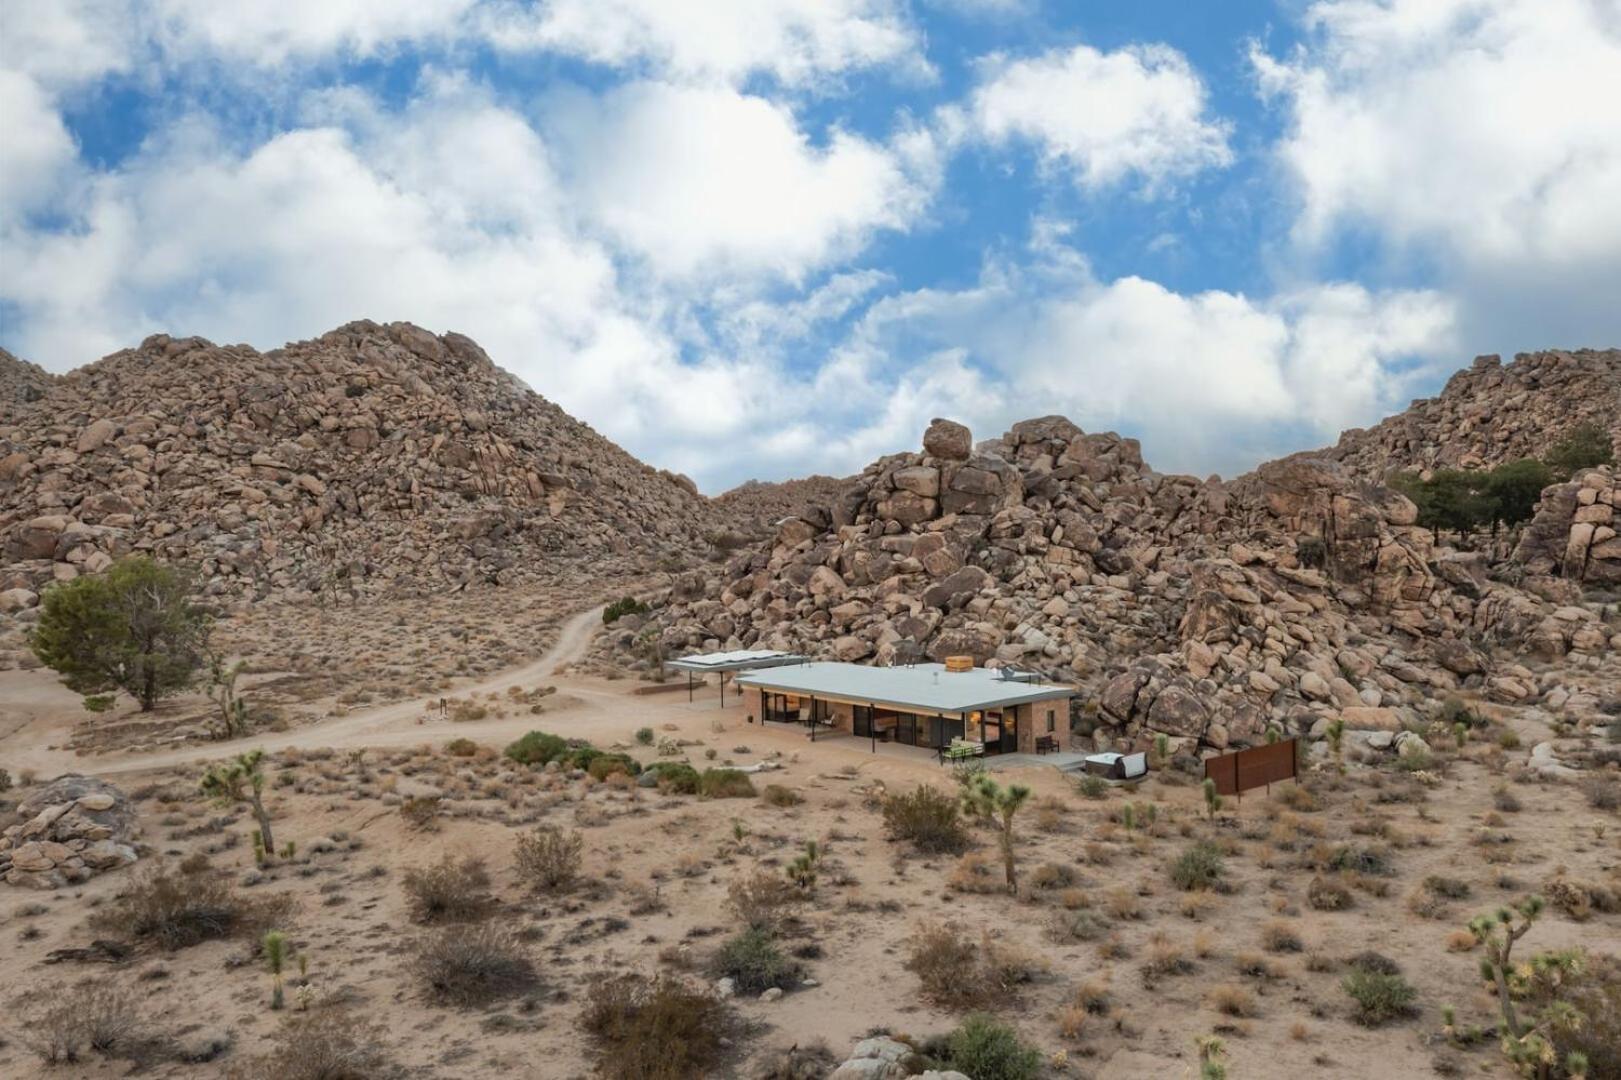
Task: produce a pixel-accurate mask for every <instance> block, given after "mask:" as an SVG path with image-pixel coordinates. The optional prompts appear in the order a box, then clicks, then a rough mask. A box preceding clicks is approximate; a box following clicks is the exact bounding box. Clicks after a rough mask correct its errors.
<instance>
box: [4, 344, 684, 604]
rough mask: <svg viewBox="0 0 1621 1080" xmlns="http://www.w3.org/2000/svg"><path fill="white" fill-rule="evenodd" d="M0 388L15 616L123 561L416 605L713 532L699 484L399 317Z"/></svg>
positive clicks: (23, 374) (642, 559)
mask: <svg viewBox="0 0 1621 1080" xmlns="http://www.w3.org/2000/svg"><path fill="white" fill-rule="evenodd" d="M36 373H37V374H36ZM13 388H15V393H13ZM0 391H3V392H4V393H6V394H7V395H8V406H7V410H6V411H0V563H3V564H4V566H5V569H4V571H3V573H0V594H4V595H5V596H6V599H5V600H3V601H0V603H4V604H6V605H10V606H16V605H19V604H27V603H30V599H29V597H28V596H27V595H26V594H25V592H26V593H35V594H37V593H38V592H39V590H40V588H41V587H42V586H43V585H45V584H47V583H49V582H51V581H53V580H63V579H67V578H72V577H75V576H77V575H78V574H81V573H94V572H96V571H98V570H101V569H103V568H104V567H106V566H107V565H108V564H109V563H110V562H111V561H112V560H113V559H114V558H116V557H118V556H119V555H122V554H124V553H126V552H132V551H139V552H149V553H152V554H154V555H156V556H159V557H161V558H164V559H171V560H177V561H182V562H185V563H188V564H190V565H192V566H194V567H195V568H197V570H198V571H199V572H200V573H201V576H202V578H203V580H204V582H205V585H206V588H207V589H208V591H209V592H210V593H213V594H218V595H223V596H246V597H265V596H268V595H271V594H278V595H282V596H286V597H290V598H293V599H297V598H298V597H300V596H312V595H315V594H318V593H321V592H323V591H329V592H330V591H336V590H342V591H343V592H345V593H348V594H353V595H360V594H369V593H376V592H384V591H393V590H396V589H401V590H405V594H406V595H414V594H415V593H416V592H420V591H431V590H433V589H443V588H447V587H448V588H459V587H463V586H466V585H468V584H470V583H481V582H506V581H510V580H512V579H514V578H516V577H523V576H525V575H536V576H544V575H546V574H547V573H548V570H549V569H550V568H552V567H555V566H556V565H557V564H558V563H559V562H560V561H563V560H575V561H582V560H584V561H588V562H590V563H591V564H592V565H593V566H594V567H596V568H598V569H599V571H600V572H601V573H602V574H610V573H613V572H616V571H620V570H625V571H633V570H635V569H637V568H640V567H643V566H651V565H654V564H655V563H656V562H657V561H658V560H659V559H660V558H663V557H667V556H669V555H671V554H672V553H687V552H691V551H695V550H702V548H703V546H704V540H703V538H704V535H705V533H704V530H705V529H706V528H712V527H713V522H710V521H706V514H705V509H706V507H707V500H705V499H704V498H703V497H702V496H700V495H698V494H697V493H696V490H695V488H694V487H693V485H692V482H691V481H690V480H687V479H686V478H685V477H681V476H676V475H674V474H671V473H666V472H661V471H658V470H655V469H653V468H651V467H650V466H648V465H645V464H643V463H642V462H640V461H638V460H636V459H635V458H633V457H632V456H630V455H629V454H627V453H626V452H625V451H623V450H621V449H620V448H619V447H618V446H615V445H614V444H613V443H611V442H609V441H608V440H607V439H604V438H603V437H602V436H600V435H598V434H597V433H596V432H594V431H592V430H591V429H590V428H589V427H587V426H586V425H584V424H582V423H580V422H578V421H576V420H574V419H573V418H571V417H570V416H568V415H567V414H566V413H564V412H563V410H561V409H560V408H558V407H557V406H556V405H553V404H552V403H550V402H548V401H546V400H545V399H543V398H541V397H540V396H539V395H537V394H535V393H534V392H533V391H532V390H530V389H528V388H527V387H525V386H524V385H523V384H522V383H521V382H520V381H519V380H518V379H516V378H515V377H514V376H512V375H510V374H508V373H507V372H505V371H502V370H501V369H500V368H498V367H496V366H495V365H494V364H493V363H491V361H490V359H489V357H488V356H486V355H485V353H484V351H483V350H482V349H480V348H479V347H478V345H476V344H475V343H473V342H472V341H470V340H469V339H467V338H466V337H463V336H462V335H460V334H444V335H435V334H432V333H429V332H428V331H426V330H423V329H421V328H420V327H416V326H412V325H411V324H409V323H392V324H389V325H386V326H384V325H378V324H376V323H371V322H357V323H351V324H349V325H347V326H344V327H341V328H339V329H337V330H334V331H332V332H331V333H329V334H325V335H323V336H322V337H320V338H317V339H315V340H313V341H304V342H298V343H296V344H291V345H288V346H286V347H285V348H282V349H275V350H272V351H270V352H266V353H260V352H258V351H257V350H255V349H252V348H250V347H248V346H245V345H223V346H222V345H214V344H212V343H211V342H208V341H205V340H203V339H201V338H170V337H168V336H165V335H157V336H154V337H150V338H148V339H147V340H146V341H144V342H142V343H141V345H140V347H139V348H136V349H127V350H125V351H123V352H119V353H114V354H113V355H111V356H108V357H106V358H105V359H102V360H100V361H97V362H96V363H93V364H90V365H87V366H86V367H83V368H80V369H78V370H77V371H74V372H72V373H70V374H68V375H65V376H61V377H57V378H53V377H50V376H45V375H44V373H43V372H38V369H37V368H33V367H32V365H24V364H23V363H22V362H21V361H18V360H16V359H15V358H14V357H11V356H10V355H9V354H6V355H5V356H0ZM12 397H14V398H16V399H17V400H16V401H15V402H12V401H10V400H9V399H10V398H12ZM19 590H23V591H19Z"/></svg>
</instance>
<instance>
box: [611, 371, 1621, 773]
mask: <svg viewBox="0 0 1621 1080" xmlns="http://www.w3.org/2000/svg"><path fill="white" fill-rule="evenodd" d="M1581 363H1582V364H1584V365H1585V364H1587V361H1586V360H1582V361H1581ZM1545 367H1546V365H1545V364H1542V362H1541V361H1539V370H1543V369H1544V368H1545ZM1582 370H1586V368H1585V367H1584V368H1583V369H1582ZM1455 381H1456V380H1455ZM1537 415H1540V411H1538V412H1537ZM1599 478H1603V479H1604V483H1599V482H1598V481H1599ZM1573 491H1574V495H1573V497H1572V499H1571V500H1569V501H1571V502H1572V504H1573V505H1574V506H1576V507H1578V509H1576V510H1575V511H1574V512H1573V513H1572V514H1571V515H1569V518H1568V519H1569V520H1574V517H1575V515H1578V514H1579V515H1582V516H1583V517H1584V518H1586V517H1596V516H1597V515H1598V514H1599V513H1601V512H1606V511H1608V510H1609V509H1610V508H1611V507H1612V506H1613V505H1614V504H1613V500H1614V491H1615V488H1614V482H1613V479H1611V478H1610V474H1609V473H1608V472H1602V471H1601V472H1594V473H1591V474H1589V475H1588V476H1586V477H1584V478H1582V479H1581V480H1580V481H1578V482H1576V484H1575V485H1574V488H1573ZM1550 499H1551V500H1554V501H1555V502H1558V500H1559V499H1560V496H1559V495H1558V493H1557V492H1551V494H1550ZM1584 500H1585V501H1584ZM1558 505H1559V506H1563V502H1558ZM1583 506H1585V507H1595V506H1596V507H1602V508H1604V509H1603V511H1599V510H1588V511H1585V512H1584V511H1582V510H1580V509H1579V507H1583ZM1545 512H1546V513H1549V514H1553V515H1557V514H1558V513H1562V511H1557V510H1549V509H1547V508H1546V507H1545ZM1416 520H1417V508H1416V507H1415V506H1414V505H1413V503H1412V502H1411V501H1410V500H1408V499H1407V498H1406V497H1405V496H1403V495H1401V494H1400V493H1399V492H1397V491H1395V490H1393V489H1390V488H1387V487H1384V486H1381V485H1380V484H1378V483H1375V482H1372V481H1370V480H1368V479H1366V478H1365V476H1364V475H1361V474H1360V473H1359V470H1358V469H1357V468H1354V467H1352V466H1351V465H1349V464H1348V463H1347V462H1346V461H1344V460H1342V459H1340V458H1339V457H1337V456H1336V455H1335V454H1334V453H1331V452H1330V453H1317V454H1297V455H1294V456H1292V457H1289V458H1285V459H1283V460H1280V461H1276V462H1271V463H1269V464H1266V465H1263V466H1261V467H1260V468H1259V469H1257V470H1256V471H1255V472H1253V473H1251V474H1248V475H1246V476H1244V477H1241V478H1239V479H1237V480H1234V481H1232V482H1223V481H1221V480H1219V479H1215V478H1213V479H1210V480H1199V479H1197V478H1194V477H1190V476H1167V475H1162V474H1159V473H1156V472H1154V471H1153V470H1152V469H1151V468H1149V467H1148V465H1147V464H1145V463H1144V461H1143V458H1142V455H1141V452H1140V448H1139V446H1138V444H1137V442H1136V441H1135V440H1133V439H1128V438H1122V437H1120V436H1118V435H1115V434H1113V433H1104V434H1089V433H1086V432H1083V431H1082V430H1081V429H1080V428H1078V427H1077V426H1076V425H1074V424H1073V423H1071V422H1070V421H1068V420H1066V419H1064V418H1063V417H1055V416H1049V417H1042V418H1039V419H1034V420H1027V421H1024V422H1021V423H1018V424H1015V425H1013V427H1012V429H1011V430H1010V431H1008V432H1007V433H1006V434H1004V435H1003V436H1002V437H1001V438H999V439H993V440H990V441H987V442H982V443H979V444H978V445H975V444H974V442H973V439H972V436H971V434H970V432H969V431H968V429H967V428H966V427H964V426H963V425H961V424H957V423H954V422H951V421H949V420H936V421H935V422H934V423H933V424H932V425H931V426H930V428H929V430H928V431H927V433H925V435H924V438H923V449H922V452H921V453H910V454H896V455H892V456H890V457H886V458H883V459H881V460H879V461H877V462H874V463H873V464H872V465H870V466H869V467H868V468H867V469H866V470H865V471H864V472H863V473H862V474H861V476H859V477H857V478H856V479H855V480H854V481H853V482H851V483H850V485H849V486H848V487H847V488H846V489H845V490H844V491H843V492H842V493H841V494H840V495H839V496H838V498H836V499H834V500H832V501H831V503H830V504H829V505H828V506H826V507H823V508H817V509H813V510H809V511H806V512H804V513H801V514H799V515H797V516H793V517H789V518H786V519H785V520H783V521H781V522H780V523H779V524H778V526H777V528H776V531H775V534H774V535H773V536H772V537H771V538H770V539H769V540H768V541H766V542H765V543H763V544H761V545H760V546H759V547H757V548H756V549H754V550H751V551H746V552H744V553H741V554H740V555H738V556H737V557H735V558H733V559H732V560H731V561H730V562H729V563H727V564H726V566H725V568H724V570H723V571H721V572H720V573H718V574H717V573H713V572H710V573H705V572H702V571H700V572H695V573H691V574H688V575H685V576H683V577H682V578H680V579H679V580H678V581H677V582H676V584H675V586H674V587H673V588H672V589H671V590H670V592H669V595H668V596H667V597H666V598H664V601H663V603H662V604H661V605H660V606H659V607H657V608H656V610H655V611H654V612H653V613H652V614H651V615H650V616H649V621H650V622H651V624H652V625H653V626H654V627H656V628H657V629H658V632H659V633H660V634H661V636H662V640H663V645H664V651H665V653H666V654H667V655H679V654H681V653H683V652H688V651H707V650H713V649H734V648H754V647H761V648H781V649H791V650H796V651H802V652H808V653H810V654H813V655H817V656H821V657H826V658H829V659H839V660H846V661H861V662H871V663H878V664H886V663H892V662H896V661H898V660H899V661H904V660H905V659H907V658H911V657H929V658H932V659H935V660H939V659H942V658H943V657H945V656H948V655H972V656H973V657H974V658H975V659H976V660H977V661H978V662H980V663H987V664H1009V663H1011V664H1018V665H1022V666H1025V667H1029V668H1034V669H1037V670H1040V671H1042V672H1044V673H1046V674H1048V675H1050V676H1052V677H1054V678H1057V679H1060V680H1062V681H1066V682H1070V683H1073V684H1078V685H1079V686H1080V687H1081V688H1082V690H1083V696H1082V698H1081V699H1080V701H1079V703H1078V705H1077V709H1078V710H1079V711H1078V713H1077V715H1076V716H1074V717H1073V718H1072V720H1073V724H1072V730H1075V731H1079V732H1082V733H1083V734H1095V735H1096V736H1097V739H1096V741H1097V742H1098V743H1101V744H1108V745H1120V744H1122V743H1136V744H1138V745H1141V744H1142V743H1143V742H1145V741H1147V739H1149V738H1150V737H1151V736H1152V734H1154V733H1166V734H1168V735H1171V736H1174V737H1177V738H1182V739H1191V740H1194V741H1196V742H1199V743H1202V744H1203V745H1206V746H1210V747H1216V748H1223V747H1227V746H1231V745H1245V744H1251V743H1255V742H1257V741H1260V740H1261V739H1262V738H1264V737H1265V735H1266V732H1267V731H1268V729H1273V728H1275V729H1276V730H1277V731H1278V732H1279V733H1281V734H1284V735H1290V734H1301V735H1306V734H1318V735H1320V734H1321V733H1322V732H1323V731H1324V730H1326V729H1327V727H1328V726H1329V725H1330V723H1331V722H1332V721H1333V720H1335V719H1340V720H1343V721H1344V722H1345V726H1346V727H1347V728H1348V729H1351V730H1374V731H1395V730H1397V729H1399V728H1401V727H1402V726H1403V725H1404V724H1405V723H1407V722H1410V721H1412V720H1415V719H1418V718H1419V717H1421V716H1424V715H1427V714H1428V713H1429V712H1431V711H1433V710H1434V709H1435V708H1436V707H1437V706H1438V705H1439V704H1440V702H1441V700H1442V699H1443V698H1444V697H1445V696H1446V695H1447V694H1448V693H1450V692H1453V691H1458V690H1468V691H1472V692H1474V693H1477V694H1479V695H1481V696H1484V697H1486V698H1488V699H1489V700H1492V701H1497V702H1502V703H1507V704H1527V703H1532V702H1539V703H1543V704H1545V705H1547V706H1548V707H1550V708H1555V709H1559V708H1563V709H1567V710H1570V709H1589V708H1591V707H1592V706H1593V705H1594V704H1595V703H1594V702H1593V701H1592V698H1591V695H1585V696H1582V697H1580V699H1579V700H1578V696H1577V695H1575V694H1573V693H1571V691H1570V690H1569V689H1568V688H1566V687H1565V686H1564V685H1563V680H1562V678H1561V676H1560V672H1559V670H1557V668H1555V669H1548V668H1545V667H1542V664H1543V663H1546V662H1553V663H1556V664H1558V663H1569V664H1582V663H1588V662H1596V658H1597V657H1599V656H1601V655H1602V654H1606V653H1608V652H1609V651H1610V650H1612V649H1615V648H1617V647H1621V634H1618V630H1617V627H1615V626H1612V625H1610V624H1608V623H1606V622H1605V620H1604V608H1603V606H1602V605H1601V604H1598V603H1592V604H1584V603H1583V602H1582V593H1581V589H1580V587H1579V583H1578V581H1579V579H1578V578H1576V577H1575V576H1573V575H1571V574H1570V572H1569V571H1570V570H1571V568H1572V563H1571V560H1568V559H1561V560H1559V561H1557V562H1555V561H1552V560H1543V561H1534V560H1532V561H1526V562H1519V563H1513V564H1512V565H1504V564H1502V563H1501V562H1500V561H1498V560H1496V559H1494V558H1493V557H1492V555H1491V554H1490V553H1489V552H1476V551H1458V550H1453V549H1451V548H1446V547H1437V546H1436V545H1435V541H1434V538H1433V537H1432V535H1431V533H1430V532H1429V530H1427V529H1422V528H1419V527H1417V525H1416ZM1579 524H1580V525H1581V526H1582V527H1581V529H1580V530H1579V536H1580V537H1581V538H1582V540H1583V542H1584V543H1586V545H1587V546H1586V547H1584V548H1583V552H1584V554H1583V555H1582V558H1581V560H1580V567H1581V571H1582V575H1583V576H1585V577H1586V578H1587V579H1588V580H1593V573H1592V567H1593V566H1595V565H1598V566H1599V567H1600V570H1599V572H1600V573H1601V574H1602V573H1608V569H1607V568H1606V560H1608V559H1609V558H1610V555H1609V554H1608V552H1609V548H1608V547H1606V546H1604V545H1606V544H1609V543H1610V540H1609V539H1608V538H1606V539H1604V540H1600V541H1598V542H1597V544H1596V545H1595V543H1593V542H1592V540H1593V537H1595V536H1597V535H1599V534H1598V532H1597V529H1598V526H1599V523H1598V522H1596V521H1592V522H1589V521H1585V520H1584V521H1582V522H1580V523H1579ZM1587 526H1592V527H1593V528H1592V531H1591V532H1589V531H1588V529H1587ZM1605 527H1606V528H1608V526H1605ZM1566 528H1567V532H1570V534H1571V535H1572V536H1577V535H1578V531H1577V527H1576V525H1569V526H1567V527H1566ZM1534 531H1535V529H1534V528H1533V529H1528V530H1527V532H1528V534H1530V533H1532V532H1534ZM1574 542H1575V541H1574V540H1572V541H1570V543H1571V544H1574ZM1595 551H1596V553H1597V554H1596V557H1595V554H1594V552H1595ZM641 632H642V633H645V630H642V631H641ZM633 636H634V634H633V632H632V631H629V630H625V631H620V630H617V629H616V630H615V631H614V632H611V633H610V635H609V636H608V640H607V648H610V649H612V648H618V649H620V650H621V651H620V653H619V654H618V656H617V657H615V658H614V659H616V660H617V662H618V663H620V664H621V665H622V666H624V665H627V664H628V666H632V667H634V666H635V663H636V662H635V661H634V660H631V659H627V658H628V657H630V656H631V655H632V654H631V646H632V638H633ZM605 659H606V658H605ZM1533 664H1535V665H1536V666H1535V667H1533Z"/></svg>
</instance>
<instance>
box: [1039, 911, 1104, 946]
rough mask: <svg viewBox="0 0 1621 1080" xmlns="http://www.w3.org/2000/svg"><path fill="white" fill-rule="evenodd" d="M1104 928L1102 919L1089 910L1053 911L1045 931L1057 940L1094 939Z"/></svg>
mask: <svg viewBox="0 0 1621 1080" xmlns="http://www.w3.org/2000/svg"><path fill="white" fill-rule="evenodd" d="M1106 929H1107V927H1106V926H1105V924H1104V922H1103V920H1102V919H1100V918H1098V916H1097V915H1095V914H1093V913H1092V912H1090V911H1055V912H1053V914H1052V918H1051V920H1050V921H1049V922H1048V925H1047V932H1048V933H1049V934H1050V935H1051V936H1052V937H1053V939H1054V940H1056V941H1059V942H1067V941H1094V940H1096V939H1097V938H1100V937H1102V936H1103V934H1104V932H1105V930H1106Z"/></svg>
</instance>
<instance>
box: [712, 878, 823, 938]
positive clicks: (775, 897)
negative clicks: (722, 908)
mask: <svg viewBox="0 0 1621 1080" xmlns="http://www.w3.org/2000/svg"><path fill="white" fill-rule="evenodd" d="M803 897H804V894H803V893H801V892H800V891H799V890H798V889H797V888H795V887H794V885H793V883H792V882H790V881H789V880H788V879H787V878H786V877H784V876H783V875H781V874H773V873H771V872H770V871H767V870H756V871H755V872H754V873H752V874H750V875H748V876H747V877H740V878H737V879H735V880H734V881H733V882H732V883H731V884H730V885H728V886H727V887H726V906H727V907H728V908H730V909H731V911H732V914H734V915H736V916H737V918H738V920H739V921H740V922H742V924H743V925H744V926H745V927H747V928H749V929H751V930H764V931H767V932H768V933H776V932H777V931H778V930H779V929H781V927H782V924H783V922H784V921H785V920H786V919H787V918H788V915H789V914H790V913H791V912H792V911H793V909H794V908H795V907H797V906H798V905H799V902H800V900H802V899H803Z"/></svg>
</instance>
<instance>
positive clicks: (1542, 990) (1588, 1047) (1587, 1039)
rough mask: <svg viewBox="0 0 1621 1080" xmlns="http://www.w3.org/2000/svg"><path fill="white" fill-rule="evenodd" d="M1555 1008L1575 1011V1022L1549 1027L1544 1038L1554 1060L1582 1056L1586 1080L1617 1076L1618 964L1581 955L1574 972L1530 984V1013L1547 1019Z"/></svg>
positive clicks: (1620, 1048)
mask: <svg viewBox="0 0 1621 1080" xmlns="http://www.w3.org/2000/svg"><path fill="white" fill-rule="evenodd" d="M1556 1002H1563V1003H1565V1004H1566V1005H1569V1006H1570V1007H1571V1008H1572V1009H1574V1010H1575V1014H1576V1017H1578V1018H1579V1021H1578V1022H1576V1023H1559V1024H1553V1025H1551V1027H1550V1029H1549V1033H1548V1034H1549V1038H1550V1040H1551V1041H1552V1042H1553V1045H1554V1047H1555V1049H1556V1050H1557V1051H1558V1054H1559V1057H1560V1058H1561V1059H1564V1058H1565V1056H1566V1055H1568V1054H1570V1053H1571V1052H1572V1051H1574V1052H1576V1053H1579V1054H1585V1055H1587V1064H1588V1069H1587V1075H1588V1076H1589V1077H1590V1078H1591V1080H1599V1078H1600V1077H1616V1076H1621V958H1617V957H1615V956H1610V955H1607V954H1603V953H1594V952H1590V951H1584V953H1583V954H1582V958H1581V963H1580V964H1579V965H1578V966H1577V968H1576V970H1574V971H1570V972H1567V973H1565V974H1564V975H1563V976H1562V978H1561V979H1558V980H1551V979H1535V980H1533V981H1532V982H1531V984H1530V987H1529V993H1528V997H1527V999H1526V1004H1527V1006H1528V1010H1527V1011H1529V1012H1531V1013H1533V1014H1536V1015H1542V1014H1546V1013H1547V1012H1548V1010H1549V1009H1550V1007H1551V1006H1553V1005H1555V1003H1556Z"/></svg>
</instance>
